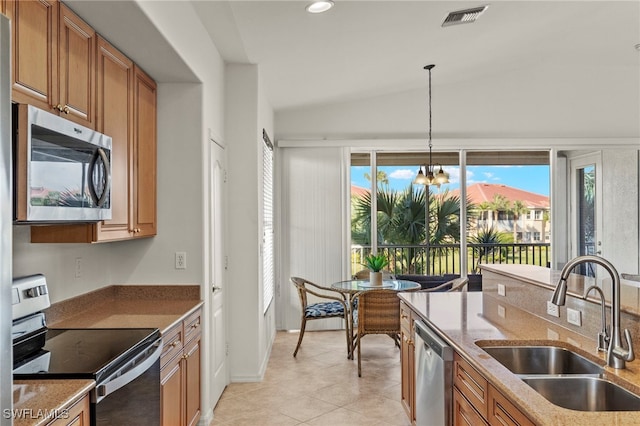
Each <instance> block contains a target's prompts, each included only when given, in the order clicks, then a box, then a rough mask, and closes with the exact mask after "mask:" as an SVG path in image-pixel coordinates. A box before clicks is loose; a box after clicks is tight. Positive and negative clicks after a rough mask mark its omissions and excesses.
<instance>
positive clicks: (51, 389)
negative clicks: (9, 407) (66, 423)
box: [3, 379, 96, 426]
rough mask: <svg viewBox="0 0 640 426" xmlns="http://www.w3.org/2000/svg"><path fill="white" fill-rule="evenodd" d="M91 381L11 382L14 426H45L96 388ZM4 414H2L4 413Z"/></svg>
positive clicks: (63, 414) (62, 416)
mask: <svg viewBox="0 0 640 426" xmlns="http://www.w3.org/2000/svg"><path fill="white" fill-rule="evenodd" d="M95 384H96V383H95V382H94V381H93V380H85V379H82V380H16V381H14V382H13V416H12V418H13V425H14V426H39V425H45V424H47V423H49V422H51V421H52V420H54V419H55V416H56V415H58V416H60V418H64V416H65V410H67V409H68V408H69V407H71V405H73V403H75V402H76V401H78V400H79V399H80V398H82V397H83V396H84V395H86V394H87V392H89V391H90V390H91V389H93V388H94V387H95ZM3 414H4V413H3Z"/></svg>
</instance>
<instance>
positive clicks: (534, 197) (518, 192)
mask: <svg viewBox="0 0 640 426" xmlns="http://www.w3.org/2000/svg"><path fill="white" fill-rule="evenodd" d="M498 194H500V195H502V196H504V197H505V198H506V199H507V200H509V201H511V202H513V201H516V200H520V201H522V202H523V203H524V205H525V206H527V207H529V208H549V197H547V196H546V195H541V194H536V193H534V192H529V191H525V190H522V189H518V188H513V187H511V186H507V185H502V184H496V183H474V184H473V185H470V186H468V187H467V197H468V198H469V200H471V202H472V203H473V204H476V205H477V204H480V203H482V202H488V203H490V202H491V201H493V198H494V197H495V196H496V195H498ZM451 195H457V196H460V190H459V189H455V190H453V191H451Z"/></svg>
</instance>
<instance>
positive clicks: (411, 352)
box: [400, 327, 415, 423]
mask: <svg viewBox="0 0 640 426" xmlns="http://www.w3.org/2000/svg"><path fill="white" fill-rule="evenodd" d="M414 358H415V345H414V343H413V336H412V335H411V334H410V333H408V332H407V330H406V329H405V328H404V327H403V328H402V329H401V331H400V359H401V361H400V362H401V368H402V374H401V376H400V380H401V388H400V389H401V390H400V393H401V396H400V401H401V402H402V406H403V407H404V410H405V412H406V413H407V416H408V417H409V419H410V420H411V422H412V423H413V422H414V421H415V410H414V405H415V403H414V395H415V380H414V377H413V375H414V371H415V365H414V362H415V361H414Z"/></svg>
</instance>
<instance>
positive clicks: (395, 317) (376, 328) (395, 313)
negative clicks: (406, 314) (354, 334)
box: [357, 289, 400, 334]
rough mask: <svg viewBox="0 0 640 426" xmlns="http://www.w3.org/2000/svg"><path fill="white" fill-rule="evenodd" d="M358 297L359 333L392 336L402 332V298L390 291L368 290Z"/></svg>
mask: <svg viewBox="0 0 640 426" xmlns="http://www.w3.org/2000/svg"><path fill="white" fill-rule="evenodd" d="M357 296H358V333H359V334H392V333H399V332H400V298H398V292H396V291H395V290H389V289H375V290H367V291H363V292H360V293H358V294H357Z"/></svg>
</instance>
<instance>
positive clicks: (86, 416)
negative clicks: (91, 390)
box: [47, 395, 91, 426]
mask: <svg viewBox="0 0 640 426" xmlns="http://www.w3.org/2000/svg"><path fill="white" fill-rule="evenodd" d="M90 411H91V409H90V404H89V395H85V396H84V397H82V399H80V400H79V401H78V402H76V403H75V404H73V405H72V406H71V407H70V408H69V409H68V410H67V412H66V415H65V416H64V417H60V418H57V419H55V420H54V421H52V422H50V423H47V426H89V424H90V423H91V421H90Z"/></svg>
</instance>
